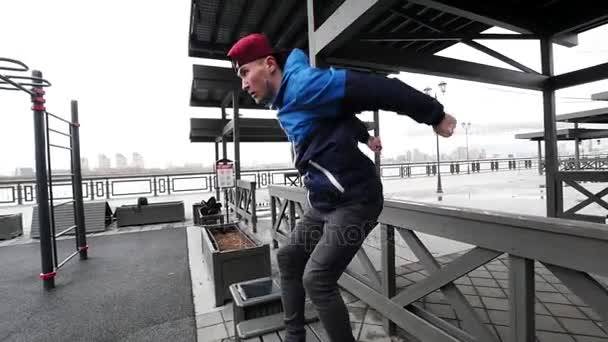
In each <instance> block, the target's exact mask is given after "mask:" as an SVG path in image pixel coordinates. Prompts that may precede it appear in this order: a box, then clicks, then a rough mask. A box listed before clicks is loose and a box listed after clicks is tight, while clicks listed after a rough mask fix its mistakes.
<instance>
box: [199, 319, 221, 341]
mask: <svg viewBox="0 0 608 342" xmlns="http://www.w3.org/2000/svg"><path fill="white" fill-rule="evenodd" d="M196 333H197V336H198V340H199V341H219V340H221V339H223V338H226V337H228V332H227V331H226V327H224V323H220V324H216V325H212V326H209V327H206V328H202V329H198V330H197V332H196Z"/></svg>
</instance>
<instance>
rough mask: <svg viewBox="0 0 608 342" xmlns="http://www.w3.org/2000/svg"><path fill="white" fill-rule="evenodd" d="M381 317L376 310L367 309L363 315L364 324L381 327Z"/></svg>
mask: <svg viewBox="0 0 608 342" xmlns="http://www.w3.org/2000/svg"><path fill="white" fill-rule="evenodd" d="M382 318H383V316H382V315H381V314H380V313H379V312H378V311H376V310H374V309H372V308H369V309H367V313H366V314H365V320H364V321H363V323H364V324H374V325H382Z"/></svg>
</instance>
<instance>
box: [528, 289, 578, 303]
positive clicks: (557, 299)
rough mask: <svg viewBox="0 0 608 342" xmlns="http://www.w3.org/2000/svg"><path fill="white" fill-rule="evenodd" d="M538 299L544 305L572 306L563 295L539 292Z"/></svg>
mask: <svg viewBox="0 0 608 342" xmlns="http://www.w3.org/2000/svg"><path fill="white" fill-rule="evenodd" d="M536 297H537V298H538V299H539V300H540V301H541V302H543V303H556V304H571V303H570V301H569V300H568V298H566V297H565V296H564V295H563V294H561V293H557V292H555V293H550V292H537V293H536Z"/></svg>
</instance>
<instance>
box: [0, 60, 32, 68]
mask: <svg viewBox="0 0 608 342" xmlns="http://www.w3.org/2000/svg"><path fill="white" fill-rule="evenodd" d="M0 62H5V63H9V64H14V65H16V66H17V67H8V66H3V65H2V64H0V70H9V71H28V70H30V68H29V67H28V66H27V65H25V63H23V62H21V61H18V60H16V59H12V58H5V57H0Z"/></svg>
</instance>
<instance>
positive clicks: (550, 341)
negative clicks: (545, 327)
mask: <svg viewBox="0 0 608 342" xmlns="http://www.w3.org/2000/svg"><path fill="white" fill-rule="evenodd" d="M536 337H537V338H538V341H539V342H576V341H575V340H574V339H573V338H572V337H570V336H569V335H567V334H563V333H554V332H546V331H537V332H536Z"/></svg>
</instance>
